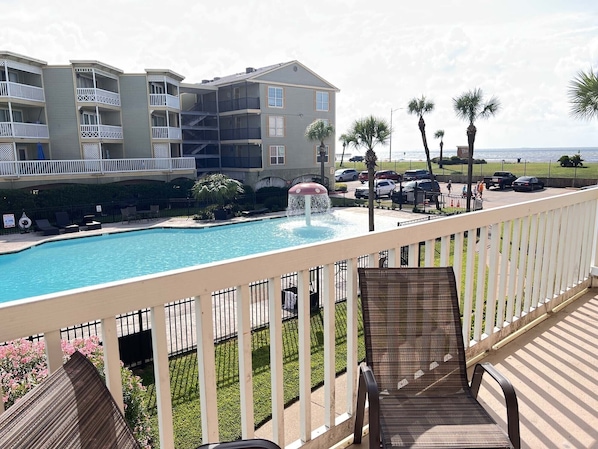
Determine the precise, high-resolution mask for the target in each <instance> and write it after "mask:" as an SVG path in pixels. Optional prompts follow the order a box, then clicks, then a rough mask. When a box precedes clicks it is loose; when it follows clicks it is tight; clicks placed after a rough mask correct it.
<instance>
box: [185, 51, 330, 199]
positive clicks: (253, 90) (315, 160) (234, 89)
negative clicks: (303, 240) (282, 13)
mask: <svg viewBox="0 0 598 449" xmlns="http://www.w3.org/2000/svg"><path fill="white" fill-rule="evenodd" d="M181 92H182V94H181V95H182V101H183V110H182V111H181V116H182V123H183V155H185V156H188V155H189V156H190V155H192V156H193V157H195V158H196V161H197V168H198V171H199V172H200V173H202V172H211V171H220V172H223V173H225V174H227V175H229V176H231V177H233V178H235V179H239V180H241V181H243V182H244V183H245V184H248V185H252V186H254V187H255V188H260V187H263V186H268V185H273V186H280V187H284V186H289V185H292V184H296V183H297V182H300V181H305V180H312V179H314V178H319V177H320V155H319V150H318V147H319V145H320V143H319V142H309V141H307V139H306V138H305V130H306V128H307V126H308V125H309V124H310V123H312V122H313V121H314V120H317V119H322V120H325V121H327V122H329V123H331V124H333V125H334V123H335V108H336V97H335V95H336V92H338V89H337V88H336V87H335V86H333V85H332V84H330V83H329V82H327V81H326V80H324V79H323V78H321V77H320V76H318V75H317V74H315V73H314V72H313V71H311V70H310V69H308V68H307V67H305V66H304V65H303V64H301V63H300V62H298V61H290V62H286V63H281V64H275V65H271V66H268V67H262V68H258V69H256V68H252V67H248V68H246V69H245V70H244V71H243V72H240V73H236V74H233V75H229V76H223V77H215V78H213V79H211V80H203V81H202V82H201V84H182V85H181ZM334 141H335V139H334V138H331V139H329V141H328V142H325V143H326V144H327V145H326V156H325V159H324V164H325V176H326V177H327V178H328V179H329V180H332V181H334V178H333V174H334V152H335V147H334Z"/></svg>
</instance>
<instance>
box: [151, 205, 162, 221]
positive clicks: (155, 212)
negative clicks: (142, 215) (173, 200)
mask: <svg viewBox="0 0 598 449" xmlns="http://www.w3.org/2000/svg"><path fill="white" fill-rule="evenodd" d="M149 210H150V213H149V218H158V217H160V206H159V205H158V204H152V205H150V209H149Z"/></svg>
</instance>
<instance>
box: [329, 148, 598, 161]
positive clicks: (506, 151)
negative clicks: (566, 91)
mask: <svg viewBox="0 0 598 449" xmlns="http://www.w3.org/2000/svg"><path fill="white" fill-rule="evenodd" d="M364 153H365V152H353V154H355V155H363V154H364ZM377 154H378V157H379V158H380V159H381V160H383V161H388V151H385V149H380V150H378V151H377ZM574 154H579V155H580V156H581V158H582V159H583V160H584V162H587V163H592V162H598V147H573V148H572V147H570V148H494V149H485V148H479V149H478V148H474V157H475V158H476V159H485V160H486V161H487V162H500V161H503V160H504V161H505V162H517V158H521V162H526V161H527V162H556V161H557V160H558V159H559V158H560V157H561V156H563V155H567V156H573V155H574ZM430 155H431V157H438V156H440V149H439V148H438V147H437V146H436V147H434V146H432V147H430ZM456 155H457V149H456V148H448V147H445V148H444V150H443V151H442V156H443V157H446V158H449V157H451V156H456ZM340 156H341V155H340V153H339V154H337V155H336V158H337V159H338V160H339V161H340ZM349 157H351V156H350V155H349V156H347V154H345V160H348V159H349ZM425 159H426V154H425V153H424V150H423V148H422V149H418V150H408V151H393V152H392V160H393V161H423V160H425Z"/></svg>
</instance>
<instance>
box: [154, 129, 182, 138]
mask: <svg viewBox="0 0 598 449" xmlns="http://www.w3.org/2000/svg"><path fill="white" fill-rule="evenodd" d="M152 139H167V140H180V139H181V128H175V127H172V126H152Z"/></svg>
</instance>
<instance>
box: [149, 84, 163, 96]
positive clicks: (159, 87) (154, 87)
mask: <svg viewBox="0 0 598 449" xmlns="http://www.w3.org/2000/svg"><path fill="white" fill-rule="evenodd" d="M150 93H151V94H158V95H161V94H163V93H164V84H157V83H150Z"/></svg>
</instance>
